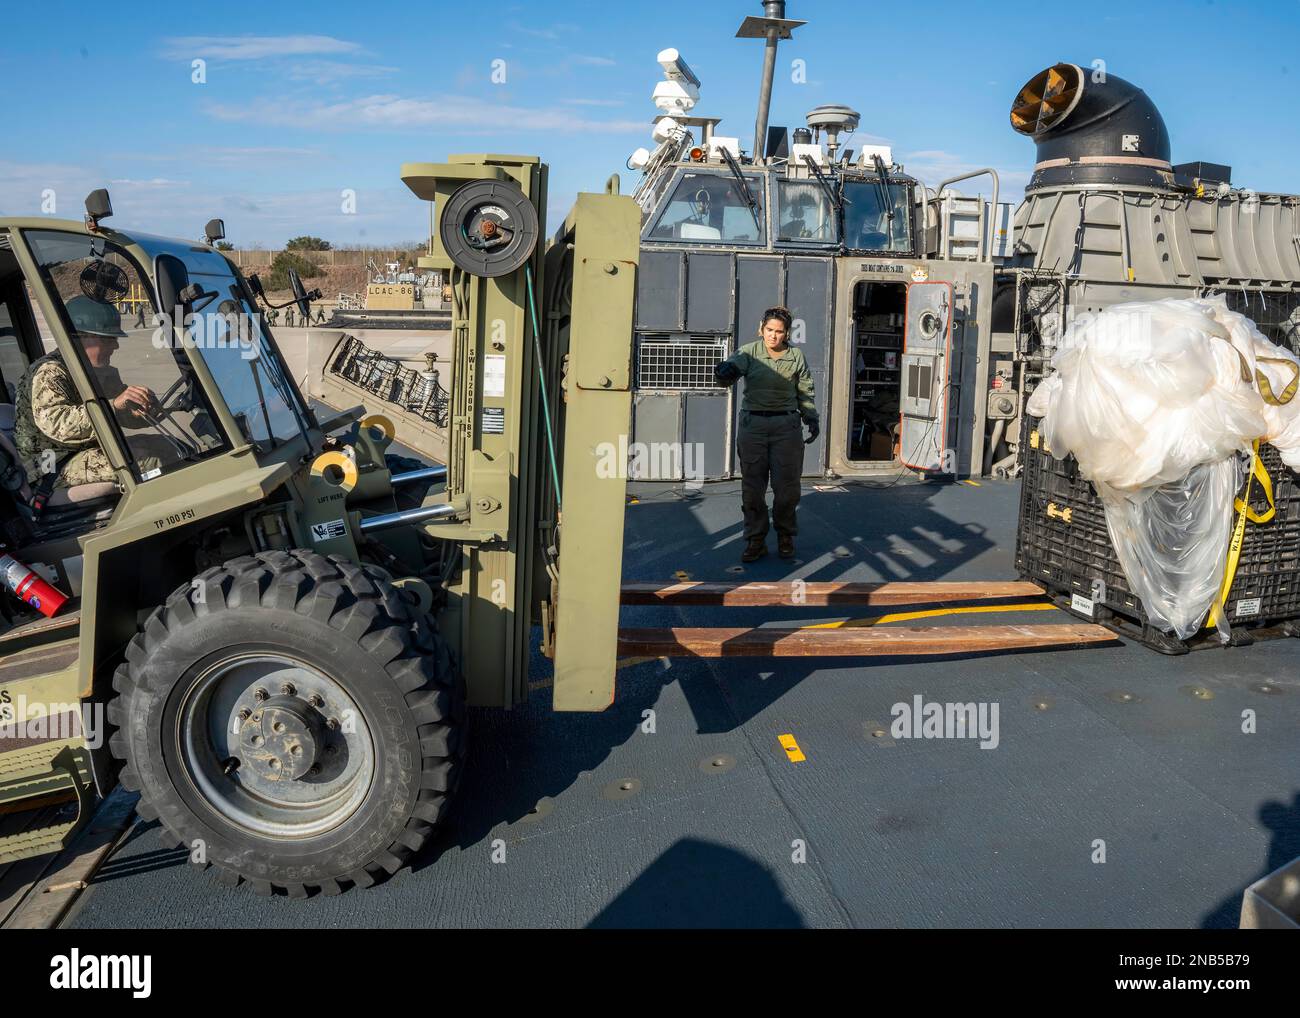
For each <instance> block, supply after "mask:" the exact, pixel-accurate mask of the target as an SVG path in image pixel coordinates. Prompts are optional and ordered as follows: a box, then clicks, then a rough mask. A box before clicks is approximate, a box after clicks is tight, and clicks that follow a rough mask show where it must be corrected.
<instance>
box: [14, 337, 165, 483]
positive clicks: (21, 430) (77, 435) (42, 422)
mask: <svg viewBox="0 0 1300 1018" xmlns="http://www.w3.org/2000/svg"><path fill="white" fill-rule="evenodd" d="M14 410H15V413H14V417H15V421H14V444H15V445H16V446H17V447H18V454H19V455H20V456H21V457H22V458H23V462H24V464H25V465H26V467H27V472H28V475H29V476H30V477H31V479H32V482H33V483H34V484H35V483H38V481H39V479H40V478H42V477H44V476H45V474H46V473H48V471H49V470H50V469H51V468H52V467H54V466H55V465H56V464H57V466H58V476H56V477H55V479H54V486H55V487H56V488H71V487H73V486H74V485H77V484H95V483H100V482H104V481H114V480H116V479H117V475H116V474H115V473H114V471H113V467H112V465H111V464H110V463H109V462H108V457H107V456H106V455H105V454H104V450H103V449H101V448H100V447H99V442H98V440H97V439H96V438H95V429H94V428H93V427H92V426H91V423H90V415H89V414H88V413H87V412H86V406H85V404H84V403H83V402H82V400H81V396H80V394H79V393H78V392H77V387H76V386H75V385H74V384H73V382H72V376H71V375H69V374H68V369H67V367H66V366H65V365H64V363H63V358H62V356H61V355H60V354H57V353H52V354H49V355H47V356H45V357H42V358H41V359H40V360H37V361H34V362H33V363H32V365H31V367H29V368H28V369H27V371H26V372H25V373H24V374H23V377H22V378H21V379H20V380H19V382H18V395H17V403H16V405H15V407H14ZM69 453H71V455H69ZM139 465H140V468H141V470H142V471H144V470H151V469H153V468H154V467H157V466H158V465H159V460H158V459H157V458H155V457H144V458H139Z"/></svg>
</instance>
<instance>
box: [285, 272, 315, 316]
mask: <svg viewBox="0 0 1300 1018" xmlns="http://www.w3.org/2000/svg"><path fill="white" fill-rule="evenodd" d="M289 288H290V289H291V290H293V299H294V303H295V304H296V305H297V306H298V310H299V311H301V312H302V317H303V320H304V321H306V320H307V319H309V318H310V317H311V294H309V293H308V292H307V288H306V287H305V286H303V285H302V277H301V276H300V275H298V270H297V269H293V268H291V269H290V270H289ZM313 292H316V293H319V291H313Z"/></svg>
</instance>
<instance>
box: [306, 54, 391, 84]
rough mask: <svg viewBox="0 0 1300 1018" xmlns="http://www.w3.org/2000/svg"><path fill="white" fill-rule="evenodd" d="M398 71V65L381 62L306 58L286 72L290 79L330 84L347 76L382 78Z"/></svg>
mask: <svg viewBox="0 0 1300 1018" xmlns="http://www.w3.org/2000/svg"><path fill="white" fill-rule="evenodd" d="M395 73H397V68H396V67H385V66H383V65H381V64H347V63H344V62H343V61H341V60H304V61H301V62H298V63H295V64H292V65H291V66H290V67H289V69H288V71H287V72H286V74H285V77H287V78H288V79H289V80H290V81H310V82H313V83H315V84H317V85H329V84H331V83H333V82H335V81H342V80H344V79H347V78H382V77H384V76H385V75H388V74H395Z"/></svg>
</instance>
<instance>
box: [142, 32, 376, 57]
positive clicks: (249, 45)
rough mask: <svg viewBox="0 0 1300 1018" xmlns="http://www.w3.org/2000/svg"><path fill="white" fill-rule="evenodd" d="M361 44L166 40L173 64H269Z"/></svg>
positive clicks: (314, 39) (319, 39) (309, 38)
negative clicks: (200, 59)
mask: <svg viewBox="0 0 1300 1018" xmlns="http://www.w3.org/2000/svg"><path fill="white" fill-rule="evenodd" d="M360 49H361V46H360V44H358V43H355V42H348V41H347V40H345V39H336V38H334V37H333V36H331V35H187V36H179V37H173V38H169V39H164V40H163V55H164V56H166V57H169V58H170V59H173V60H193V59H194V58H195V57H206V58H209V59H213V60H265V59H267V58H273V57H294V56H308V55H317V54H337V53H355V52H357V51H359V50H360Z"/></svg>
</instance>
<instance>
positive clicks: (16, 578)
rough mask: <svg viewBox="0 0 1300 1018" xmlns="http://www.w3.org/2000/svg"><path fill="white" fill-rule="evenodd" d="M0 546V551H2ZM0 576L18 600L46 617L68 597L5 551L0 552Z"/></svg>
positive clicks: (57, 610)
mask: <svg viewBox="0 0 1300 1018" xmlns="http://www.w3.org/2000/svg"><path fill="white" fill-rule="evenodd" d="M3 550H4V549H3V546H0V551H3ZM0 578H3V580H4V585H5V586H6V587H8V588H9V590H10V591H12V593H13V594H14V596H15V597H17V598H18V600H20V601H23V602H25V603H27V604H29V605H31V606H32V607H33V608H35V609H36V610H37V611H38V612H40V613H41V614H42V615H44V616H45V617H46V618H51V619H52V618H54V616H55V615H57V614H58V613H59V609H60V608H62V607H63V605H64V602H66V601H67V600H68V599H67V597H66V596H65V595H63V594H61V593H59V591H57V590H55V589H54V588H53V587H52V586H50V585H49V584H48V583H46V582H45V580H43V579H42V578H41V576H40V574H38V573H36V572H34V571H33V570H32V569H30V568H29V567H28V566H25V565H23V564H22V563H21V562H19V561H18V560H17V559H16V558H14V557H13V556H12V555H10V554H8V553H7V552H6V553H4V554H0Z"/></svg>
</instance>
